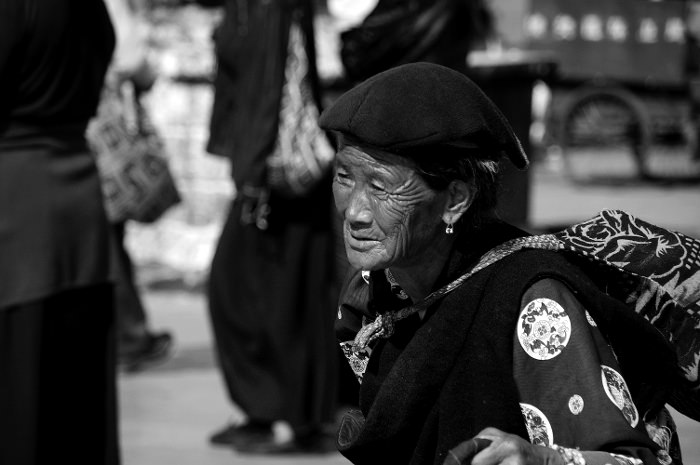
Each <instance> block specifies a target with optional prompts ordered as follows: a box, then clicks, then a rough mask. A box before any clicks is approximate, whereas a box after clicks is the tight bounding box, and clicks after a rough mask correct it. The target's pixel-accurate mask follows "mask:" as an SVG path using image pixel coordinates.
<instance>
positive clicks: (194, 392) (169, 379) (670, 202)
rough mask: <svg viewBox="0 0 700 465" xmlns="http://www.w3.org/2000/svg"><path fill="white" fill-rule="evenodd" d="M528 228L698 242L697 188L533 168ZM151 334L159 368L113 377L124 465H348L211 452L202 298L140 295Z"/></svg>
mask: <svg viewBox="0 0 700 465" xmlns="http://www.w3.org/2000/svg"><path fill="white" fill-rule="evenodd" d="M535 168H536V169H535V170H534V171H533V172H532V178H531V181H532V183H531V186H532V188H531V197H530V215H529V217H530V220H531V223H532V225H533V226H534V227H535V228H552V227H556V226H559V225H564V224H567V223H569V222H572V221H579V220H583V219H587V218H589V217H591V216H593V215H594V214H595V213H596V212H597V211H598V210H601V209H604V208H622V209H624V210H627V211H629V212H631V213H633V214H635V215H637V216H639V217H641V218H644V219H647V220H649V221H651V222H654V223H657V224H659V225H662V226H665V227H668V228H671V229H674V230H677V231H680V232H683V233H686V234H690V235H693V236H696V237H700V184H697V183H696V184H690V183H685V184H678V185H659V184H648V183H637V182H615V183H603V184H598V185H593V186H591V185H588V186H586V185H573V184H571V183H569V182H567V181H565V180H563V179H562V178H561V176H560V173H558V172H557V170H556V169H555V167H554V168H553V167H552V166H549V165H544V164H542V165H540V166H539V167H535ZM145 298H146V303H147V305H148V308H149V309H150V312H151V316H152V320H153V323H154V326H156V327H163V328H169V329H171V330H173V331H174V333H175V337H176V338H177V351H176V352H175V354H174V356H173V357H172V358H171V359H170V360H169V361H168V362H166V363H164V364H163V365H161V366H159V367H155V368H153V369H151V370H148V371H145V372H142V373H138V374H132V375H129V374H123V375H121V376H120V399H121V429H122V450H123V457H124V461H123V462H124V465H166V464H167V465H194V464H196V465H219V464H228V465H231V464H240V465H248V464H250V465H252V464H280V465H281V464H289V465H297V464H298V465H301V464H312V465H313V464H327V465H336V464H337V465H340V464H347V463H348V462H347V461H346V460H345V459H343V458H342V457H340V456H339V455H338V454H335V453H333V454H329V455H322V456H313V457H312V456H296V457H277V458H270V457H250V456H241V455H238V454H236V453H234V452H232V451H230V450H227V449H219V448H212V447H210V446H209V445H208V443H207V436H208V434H209V433H210V432H211V431H212V430H213V429H215V428H218V427H220V426H222V425H223V424H224V423H225V422H226V421H227V419H228V418H230V417H231V416H232V415H233V412H232V410H231V409H230V407H228V406H227V405H228V404H227V402H226V399H225V396H224V391H223V385H222V382H221V379H220V378H219V375H218V372H217V370H216V368H215V366H214V363H213V357H212V352H211V336H210V330H209V326H208V320H207V319H206V307H205V301H204V298H203V296H202V295H201V294H198V293H190V292H183V291H177V290H174V291H158V292H153V291H149V292H146V293H145ZM676 419H677V421H678V423H679V429H680V433H681V441H682V445H683V448H684V456H685V463H686V465H700V423H695V422H692V421H691V420H688V419H687V418H684V417H681V416H680V415H678V416H677V417H676Z"/></svg>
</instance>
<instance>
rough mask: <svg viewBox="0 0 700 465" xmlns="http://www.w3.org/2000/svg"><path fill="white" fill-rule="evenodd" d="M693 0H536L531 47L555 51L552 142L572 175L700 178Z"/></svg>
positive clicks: (530, 19) (528, 28)
mask: <svg viewBox="0 0 700 465" xmlns="http://www.w3.org/2000/svg"><path fill="white" fill-rule="evenodd" d="M690 6H691V4H690V2H689V0H688V1H683V0H663V1H652V0H586V1H581V0H531V7H530V10H529V14H528V15H527V17H526V18H525V23H524V28H525V33H526V36H527V38H528V44H529V48H530V49H532V50H537V51H549V52H552V53H553V55H554V56H555V58H556V61H557V69H558V73H557V76H556V78H555V79H553V80H551V81H550V82H549V83H548V84H549V87H550V90H551V100H550V105H549V107H548V114H547V119H546V127H547V134H548V138H547V143H548V145H549V147H550V150H559V151H560V153H561V155H562V157H563V160H564V162H565V166H566V169H567V173H568V174H569V175H570V176H571V177H572V178H574V179H576V180H587V181H588V180H591V179H592V178H593V177H598V178H601V177H608V178H613V179H614V178H619V177H629V176H636V177H643V178H687V177H691V176H692V177H695V176H696V175H697V174H698V171H700V170H698V168H700V166H699V165H700V163H698V160H697V155H696V154H695V152H696V150H695V146H696V145H697V144H696V142H695V141H696V139H697V137H696V124H695V123H694V121H693V120H694V119H695V117H694V115H693V113H694V112H693V109H692V102H693V99H692V98H691V93H690V89H691V87H692V86H691V84H692V82H693V78H692V75H691V74H692V73H689V71H688V70H689V61H688V60H689V57H692V56H691V54H692V53H694V46H693V45H692V42H691V41H689V35H688V28H687V21H688V12H689V7H690Z"/></svg>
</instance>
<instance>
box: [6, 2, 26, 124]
mask: <svg viewBox="0 0 700 465" xmlns="http://www.w3.org/2000/svg"><path fill="white" fill-rule="evenodd" d="M23 1H25V0H2V1H1V2H0V122H1V121H2V120H3V119H4V118H5V117H6V116H7V114H8V112H9V110H10V108H9V105H8V103H9V102H11V98H10V97H11V95H12V92H13V89H14V87H15V85H14V83H13V80H14V79H15V78H16V76H17V73H18V70H17V67H18V63H17V62H16V61H15V62H13V60H12V59H13V56H15V55H16V54H17V53H18V50H17V46H18V44H19V43H20V39H21V34H22V29H23V21H22V6H21V5H22V2H23Z"/></svg>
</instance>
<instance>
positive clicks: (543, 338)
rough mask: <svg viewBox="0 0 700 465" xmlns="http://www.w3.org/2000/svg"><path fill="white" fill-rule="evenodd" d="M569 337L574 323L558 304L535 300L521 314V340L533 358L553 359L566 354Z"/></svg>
mask: <svg viewBox="0 0 700 465" xmlns="http://www.w3.org/2000/svg"><path fill="white" fill-rule="evenodd" d="M570 337H571V320H570V319H569V316H568V315H567V314H566V311H565V310H564V309H563V308H562V306H561V305H559V304H558V303H557V302H556V301H554V300H552V299H535V300H533V301H532V302H530V303H529V304H527V305H526V306H525V308H523V310H522V312H520V318H519V320H518V340H519V341H520V345H521V347H522V348H523V350H524V351H525V352H526V353H527V354H528V355H529V356H530V357H532V358H534V359H537V360H549V359H552V358H554V357H556V356H557V355H559V354H560V353H561V352H562V350H564V348H565V347H566V345H567V344H568V343H569V338H570Z"/></svg>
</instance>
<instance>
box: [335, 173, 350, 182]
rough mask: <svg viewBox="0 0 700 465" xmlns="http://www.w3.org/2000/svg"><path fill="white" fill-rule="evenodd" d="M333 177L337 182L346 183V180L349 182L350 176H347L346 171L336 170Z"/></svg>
mask: <svg viewBox="0 0 700 465" xmlns="http://www.w3.org/2000/svg"><path fill="white" fill-rule="evenodd" d="M335 178H336V179H337V180H338V181H339V182H341V183H348V182H350V176H349V175H348V174H347V173H345V172H343V171H337V172H336V173H335Z"/></svg>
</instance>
